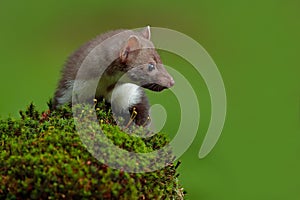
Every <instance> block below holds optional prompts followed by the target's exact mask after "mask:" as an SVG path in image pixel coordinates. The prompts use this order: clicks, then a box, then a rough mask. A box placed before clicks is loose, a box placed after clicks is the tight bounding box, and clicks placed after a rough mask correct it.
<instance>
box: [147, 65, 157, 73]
mask: <svg viewBox="0 0 300 200" xmlns="http://www.w3.org/2000/svg"><path fill="white" fill-rule="evenodd" d="M154 69H155V65H154V64H153V63H149V64H148V70H149V72H151V71H152V70H154Z"/></svg>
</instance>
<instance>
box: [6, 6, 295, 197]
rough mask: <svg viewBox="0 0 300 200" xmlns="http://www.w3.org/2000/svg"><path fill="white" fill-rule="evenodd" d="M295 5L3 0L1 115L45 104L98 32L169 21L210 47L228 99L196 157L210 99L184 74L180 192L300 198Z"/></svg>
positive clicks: (175, 62) (162, 98) (173, 62)
mask: <svg viewBox="0 0 300 200" xmlns="http://www.w3.org/2000/svg"><path fill="white" fill-rule="evenodd" d="M299 10H300V1H296V0H285V1H282V0H265V1H258V0H252V1H238V0H228V1H178V0H177V1H154V0H152V1H137V0H135V1H133V0H128V1H90V0H88V1H79V0H73V1H49V0H48V1H31V0H29V1H1V2H0V26H1V30H0V64H1V76H0V77H1V79H0V91H1V98H0V116H2V117H6V116H8V115H12V116H17V115H18V111H19V110H20V109H23V108H24V107H25V106H26V105H28V104H29V103H30V102H31V101H33V102H34V103H35V104H36V105H37V106H38V108H39V109H40V110H42V109H46V102H47V101H48V99H49V98H50V97H51V96H52V94H53V92H54V90H55V87H56V84H57V81H58V79H59V72H60V69H61V67H62V65H63V63H64V61H65V59H66V58H67V56H68V55H69V54H70V53H71V52H72V51H73V50H75V49H76V48H77V47H79V46H80V45H81V44H82V43H84V42H86V41H87V40H89V39H91V38H93V37H94V36H96V35H97V34H99V33H102V32H104V31H107V30H112V29H118V28H137V27H142V26H145V25H148V24H149V25H151V26H156V27H165V28H170V29H174V30H177V31H180V32H182V33H185V34H187V35H189V36H191V37H192V38H194V39H195V40H197V41H198V42H199V43H200V44H201V45H202V46H203V47H204V48H205V49H206V50H207V51H208V52H209V54H210V55H211V56H212V58H213V59H214V61H215V62H216V64H217V66H218V67H219V70H220V72H221V74H222V77H223V80H224V83H225V87H226V91H227V98H228V112H227V119H226V124H225V127H224V130H223V133H222V136H221V138H220V140H219V142H218V143H217V145H216V147H215V148H214V150H213V151H212V152H211V153H210V154H209V156H207V157H206V158H205V159H202V160H200V159H198V151H199V148H200V146H201V143H202V139H203V137H204V134H205V131H206V129H207V126H208V123H209V119H210V102H209V94H208V92H207V88H206V86H205V84H204V83H203V81H202V79H201V77H199V79H200V81H193V80H196V79H195V77H194V79H193V80H191V83H192V85H193V87H194V89H195V90H197V95H198V97H199V101H200V106H201V122H200V128H199V133H198V135H197V137H196V139H195V141H194V143H193V145H192V146H191V147H190V148H189V149H188V151H187V152H186V153H185V154H184V155H183V156H182V157H181V158H180V159H181V160H182V161H183V164H182V165H181V167H180V172H181V175H180V181H181V183H182V184H183V186H184V187H185V189H186V190H187V191H188V194H187V199H192V200H194V199H196V200H197V199H203V200H227V199H229V200H241V199H243V200H248V199H249V200H253V199H255V200H275V199H278V200H282V199H284V200H297V199H300V190H299V188H300V131H299V102H300V101H299V92H300V90H299V89H300V87H299V86H300V79H299V75H300V74H299V73H300V69H299V68H300V62H299V53H300V39H299V37H300V20H299V19H300V12H299ZM174 42H176V41H174ZM161 54H162V58H163V60H164V61H165V63H167V64H168V65H170V66H174V68H176V69H178V70H180V71H181V72H182V73H183V74H185V75H186V76H187V77H191V76H193V74H194V73H193V71H192V70H189V69H188V67H187V66H188V63H185V61H183V60H180V59H178V58H174V59H173V57H172V55H168V54H167V53H164V52H161ZM150 96H151V99H152V102H153V103H154V102H164V103H166V102H168V98H169V99H172V101H171V102H173V103H171V104H168V105H169V108H168V107H167V110H170V109H171V110H172V106H173V107H178V104H177V102H176V101H174V97H173V96H172V94H171V93H170V92H168V91H166V92H163V93H161V94H160V95H154V94H152V93H151V94H150ZM177 111H178V109H177ZM177 111H176V109H174V112H173V114H174V113H176V112H177ZM173 119H174V120H173ZM177 120H178V117H176V116H174V115H173V116H171V117H169V118H168V122H167V125H166V126H165V128H164V130H165V131H166V132H167V133H170V135H171V136H172V134H171V133H172V132H176V126H172V121H177ZM189 120H190V121H191V124H192V123H196V122H194V121H193V119H189ZM174 127H175V128H174Z"/></svg>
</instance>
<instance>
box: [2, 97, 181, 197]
mask: <svg viewBox="0 0 300 200" xmlns="http://www.w3.org/2000/svg"><path fill="white" fill-rule="evenodd" d="M50 107H51V105H50ZM94 110H96V113H97V116H98V119H99V122H100V125H101V127H102V129H103V130H104V131H103V132H104V133H105V135H106V137H107V138H109V139H110V140H111V141H112V142H113V143H114V144H115V145H117V146H119V147H120V148H123V149H126V150H127V151H133V152H138V153H144V152H151V151H153V150H156V149H159V148H161V147H163V146H164V145H166V144H167V143H168V138H167V136H166V135H165V134H162V133H159V134H156V135H154V136H152V137H148V138H142V137H136V136H134V135H131V134H128V133H125V132H124V131H122V130H121V129H120V128H119V127H118V126H116V125H115V124H114V121H113V118H112V114H111V112H110V111H109V109H107V107H106V106H105V104H104V103H102V102H101V103H99V104H98V105H97V107H96V109H94ZM82 112H83V113H84V112H86V113H89V112H91V110H90V108H88V107H86V108H84V109H83V110H82ZM20 115H21V118H19V119H15V118H7V119H2V120H0V199H183V190H182V188H181V187H180V185H179V184H178V179H177V177H178V174H177V172H176V168H177V166H178V164H175V165H174V164H173V163H170V164H168V165H167V166H166V167H164V168H163V169H159V170H156V171H153V172H147V173H128V172H126V171H123V170H117V169H112V168H110V167H108V166H107V165H105V164H103V163H101V162H99V161H98V160H97V159H95V158H94V157H93V156H92V155H91V154H90V153H89V152H88V151H87V149H86V147H85V145H84V144H83V142H82V138H80V137H79V135H78V134H77V133H76V128H75V123H74V118H73V115H72V112H71V109H70V107H68V106H64V107H62V108H60V109H59V110H55V111H54V110H48V111H46V112H43V113H39V112H38V111H37V110H36V109H35V107H34V106H33V105H32V104H31V105H29V106H28V108H27V110H26V111H20ZM137 131H138V132H139V133H141V132H143V130H137ZM168 153H169V152H168Z"/></svg>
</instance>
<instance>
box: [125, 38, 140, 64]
mask: <svg viewBox="0 0 300 200" xmlns="http://www.w3.org/2000/svg"><path fill="white" fill-rule="evenodd" d="M139 48H140V42H139V39H138V38H137V37H136V36H134V35H132V36H130V37H129V39H128V40H127V42H126V45H125V47H124V48H123V49H122V50H121V52H120V59H121V61H122V62H126V61H127V59H128V55H129V53H130V52H132V51H134V50H138V49H139Z"/></svg>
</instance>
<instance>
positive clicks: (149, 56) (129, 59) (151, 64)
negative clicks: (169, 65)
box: [119, 26, 175, 91]
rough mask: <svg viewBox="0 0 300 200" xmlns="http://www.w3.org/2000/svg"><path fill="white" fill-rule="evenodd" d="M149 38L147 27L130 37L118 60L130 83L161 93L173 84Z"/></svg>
mask: <svg viewBox="0 0 300 200" xmlns="http://www.w3.org/2000/svg"><path fill="white" fill-rule="evenodd" d="M150 36H151V33H150V27H149V26H148V27H146V28H145V29H144V30H142V31H140V32H136V33H135V34H133V35H130V36H129V38H127V40H126V41H125V43H124V47H123V48H122V49H121V51H120V55H119V59H120V62H121V63H122V64H124V66H125V67H124V68H125V71H126V76H127V77H128V78H129V79H130V80H131V81H132V82H134V83H136V84H138V85H140V86H142V87H144V88H147V89H150V90H153V91H162V90H163V89H165V88H170V87H172V86H173V85H174V83H175V82H174V80H173V78H172V76H171V75H170V74H169V73H168V72H167V70H166V69H165V67H164V66H163V64H162V61H161V59H160V56H159V55H158V53H157V51H156V50H155V47H154V45H153V43H152V42H151V41H150Z"/></svg>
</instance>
